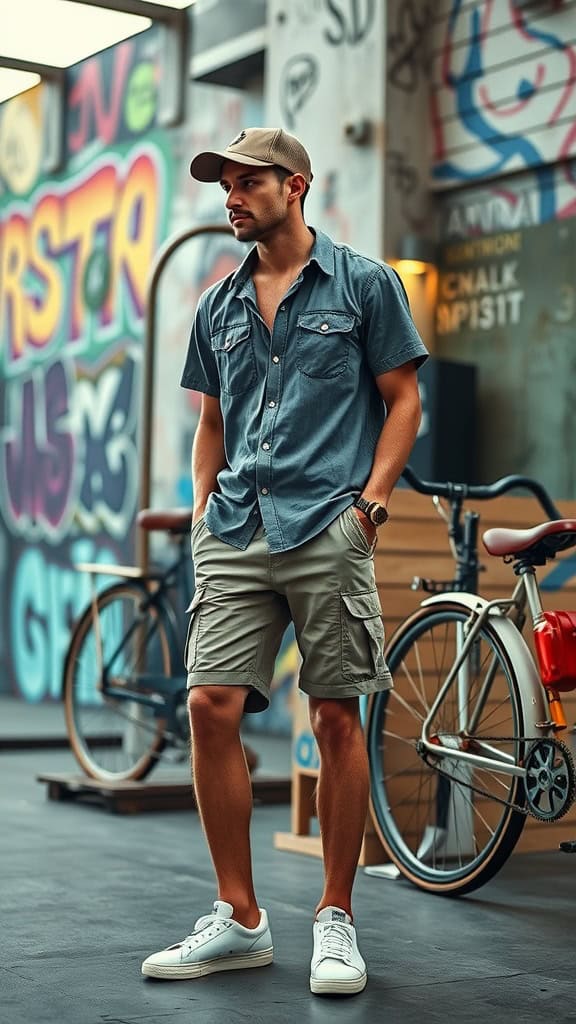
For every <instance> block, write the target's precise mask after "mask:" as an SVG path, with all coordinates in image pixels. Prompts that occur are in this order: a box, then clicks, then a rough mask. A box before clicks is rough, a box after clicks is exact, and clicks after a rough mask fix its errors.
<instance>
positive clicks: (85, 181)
mask: <svg viewBox="0 0 576 1024" xmlns="http://www.w3.org/2000/svg"><path fill="white" fill-rule="evenodd" d="M163 177H164V176H163V172H162V159H161V156H160V154H159V151H158V150H157V149H155V148H153V147H150V146H146V147H139V148H138V149H136V150H133V151H132V152H131V153H130V155H129V157H128V158H127V159H126V160H125V161H124V160H122V159H121V158H119V157H116V156H114V155H112V156H107V158H106V160H105V161H104V162H102V163H101V164H100V166H99V167H97V168H96V169H94V168H91V169H90V170H89V171H88V172H86V173H84V174H83V175H82V176H81V177H80V178H79V179H77V180H72V181H70V180H68V181H66V182H65V183H64V184H63V185H62V186H60V187H55V186H50V187H49V188H45V189H43V190H42V191H40V192H39V193H38V194H37V195H36V196H35V197H34V198H33V199H32V201H31V203H30V204H29V205H27V206H25V205H24V204H17V205H16V204H15V205H13V206H11V207H10V208H9V209H8V212H7V213H6V214H5V216H4V217H3V218H0V335H1V336H2V338H3V339H4V345H3V355H4V366H5V372H6V373H7V374H10V373H14V372H18V373H20V372H22V369H23V365H22V364H23V363H24V364H25V363H26V360H27V359H29V360H33V361H36V359H37V358H38V356H39V355H40V356H42V357H45V356H46V354H48V352H49V354H50V355H52V354H53V352H54V350H55V348H56V349H57V348H59V347H61V346H62V345H65V346H66V347H68V348H70V346H71V345H72V346H73V351H74V352H76V353H79V352H80V351H82V349H83V347H84V348H85V347H86V346H87V345H88V343H89V342H90V341H91V340H92V339H91V338H90V331H92V333H94V335H95V337H94V340H96V341H100V342H102V341H107V340H109V339H110V338H111V337H114V336H116V335H117V333H118V331H119V330H121V329H123V328H125V327H126V328H128V329H130V328H132V329H133V330H134V329H136V328H137V326H138V325H139V324H140V323H141V320H142V316H143V312H144V305H145V298H146V279H147V274H148V271H149V268H150V264H151V262H152V259H153V256H154V253H155V251H156V248H157V245H158V241H159V231H160V224H161V220H162V209H161V202H162V195H163V192H164V189H163ZM95 252H96V253H101V254H102V258H103V260H104V262H105V264H106V266H107V269H108V273H107V280H108V282H109V287H108V289H107V293H106V294H104V292H103V293H102V295H101V308H100V309H99V310H97V311H95V313H94V314H93V315H92V316H91V312H92V311H91V308H90V307H91V305H92V307H94V305H96V304H95V303H94V302H92V303H91V302H90V296H91V294H92V295H93V292H94V288H93V285H92V282H91V279H90V276H89V271H90V268H92V274H93V273H94V270H93V267H94V262H93V257H94V253H95ZM91 285H92V287H91ZM87 298H88V302H87V301H86V300H87Z"/></svg>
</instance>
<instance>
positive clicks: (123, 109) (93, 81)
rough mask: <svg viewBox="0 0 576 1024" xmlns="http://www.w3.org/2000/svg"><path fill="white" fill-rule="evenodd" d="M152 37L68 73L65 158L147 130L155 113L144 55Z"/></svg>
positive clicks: (153, 81) (152, 79) (152, 73)
mask: <svg viewBox="0 0 576 1024" xmlns="http://www.w3.org/2000/svg"><path fill="white" fill-rule="evenodd" d="M156 38H157V37H156V32H155V30H154V29H152V30H151V31H150V32H149V33H146V36H145V37H142V38H140V39H129V40H127V41H126V42H125V43H121V44H120V45H119V46H116V47H114V49H113V50H109V51H107V52H105V53H103V54H100V55H99V56H98V57H96V58H92V59H91V60H86V61H83V62H82V64H80V65H79V66H78V67H77V68H75V69H74V70H73V72H72V82H71V86H70V91H69V94H68V100H67V119H68V125H67V128H68V130H67V146H68V151H69V153H70V154H71V155H74V154H76V153H82V151H83V150H84V149H85V147H86V146H87V144H88V143H89V142H92V141H93V140H97V142H98V144H99V145H101V146H109V145H111V143H113V142H118V140H119V139H121V138H122V137H123V136H125V135H127V134H135V133H137V132H142V131H144V130H146V129H148V128H150V126H151V125H152V123H153V121H154V118H155V114H156V107H157V80H158V74H157V69H156V65H155V63H154V61H152V60H150V58H149V53H150V50H151V49H152V50H154V48H155V46H156Z"/></svg>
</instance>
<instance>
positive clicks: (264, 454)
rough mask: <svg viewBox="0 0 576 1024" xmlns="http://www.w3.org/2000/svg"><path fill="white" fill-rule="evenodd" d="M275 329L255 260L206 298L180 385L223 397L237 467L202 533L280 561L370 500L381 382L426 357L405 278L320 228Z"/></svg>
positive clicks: (230, 469) (223, 481) (229, 455)
mask: <svg viewBox="0 0 576 1024" xmlns="http://www.w3.org/2000/svg"><path fill="white" fill-rule="evenodd" d="M315 235H316V239H315V243H314V245H313V248H312V252H311V254H310V259H309V262H308V264H307V265H306V266H305V267H304V269H303V270H302V272H301V274H300V276H299V277H298V279H297V280H296V281H295V282H294V284H292V286H291V287H290V288H289V290H288V291H287V292H286V295H285V296H284V298H283V300H282V302H281V303H280V306H279V307H278V311H277V313H276V318H275V321H274V326H273V330H272V333H270V331H269V329H268V327H267V326H266V324H265V322H264V320H263V319H262V317H261V315H260V313H259V311H258V305H257V301H256V290H255V288H254V283H253V281H252V277H251V271H252V267H253V264H254V257H255V250H254V249H252V250H251V252H250V253H248V255H247V257H246V259H245V260H244V262H243V263H242V265H241V266H240V267H239V268H238V270H236V271H235V272H234V273H233V274H229V275H228V276H227V277H225V278H223V279H222V280H221V281H218V282H217V283H216V284H215V285H213V286H212V287H211V288H209V289H208V290H207V291H205V292H204V293H203V295H202V296H201V298H200V301H199V304H198V308H197V311H196V316H195V319H194V325H193V328H192V335H191V338H190V344H189V348H188V354H187V358H186V364H185V367H184V372H183V375H182V386H183V387H185V388H191V389H192V390H194V391H201V392H203V393H204V394H206V395H213V396H214V397H215V398H219V399H220V405H221V409H222V415H223V422H224V446H225V452H226V461H227V467H226V468H225V469H223V470H222V471H221V472H220V473H219V474H218V486H219V491H216V492H214V493H212V494H211V495H210V497H209V499H208V504H207V507H206V525H207V527H208V529H209V530H210V532H211V533H212V534H214V535H215V536H216V537H219V538H220V539H221V540H223V541H225V542H226V543H227V544H232V545H233V546H235V547H237V548H241V549H244V548H246V547H247V546H248V544H249V543H250V540H251V539H252V537H253V536H254V533H255V531H256V528H257V527H258V525H259V524H260V522H262V523H263V525H264V529H265V531H266V536H267V541H268V545H269V548H270V551H271V552H280V551H287V550H289V549H290V548H295V547H298V546H299V545H300V544H303V543H304V542H305V541H307V540H310V539H311V538H312V537H314V536H316V534H318V533H320V531H321V530H323V529H324V528H325V527H326V526H328V524H329V523H330V522H332V520H333V519H335V518H336V516H338V515H339V514H340V513H341V512H343V511H344V509H345V508H347V507H348V506H349V505H351V504H352V503H353V502H354V500H355V499H356V497H357V496H358V495H359V494H360V493H361V491H362V489H363V487H364V485H365V483H366V480H367V479H368V476H369V475H370V471H371V468H372V462H373V458H374V451H375V448H376V443H377V441H378V438H379V435H380V432H381V430H382V427H383V425H384V420H385V415H386V412H385V407H384V403H383V401H382V398H381V396H380V393H379V391H378V388H377V385H376V382H375V379H374V378H375V377H376V376H377V375H378V374H381V373H386V372H387V371H388V370H393V369H395V368H396V367H398V366H401V365H402V364H403V363H407V362H409V361H411V360H413V361H415V362H416V364H417V365H420V364H421V363H422V362H424V360H425V359H426V356H427V352H426V349H425V347H424V345H423V344H422V341H421V340H420V337H419V335H418V332H417V331H416V328H415V326H414V323H413V321H412V318H411V316H410V311H409V308H408V300H407V298H406V293H405V291H404V288H403V286H402V283H401V281H400V278H399V277H398V275H397V274H396V272H395V271H394V270H393V269H392V268H391V267H389V266H387V265H386V264H384V263H380V262H378V261H376V260H372V259H368V258H367V257H366V256H361V255H360V254H359V253H356V252H354V251H353V250H352V249H350V248H348V247H347V246H344V245H337V244H335V243H334V242H332V240H331V239H330V238H328V236H327V235H325V234H322V232H320V231H317V232H315Z"/></svg>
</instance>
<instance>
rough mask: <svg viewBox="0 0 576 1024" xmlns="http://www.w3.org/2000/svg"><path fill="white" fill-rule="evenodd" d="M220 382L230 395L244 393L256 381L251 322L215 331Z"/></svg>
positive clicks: (214, 346)
mask: <svg viewBox="0 0 576 1024" xmlns="http://www.w3.org/2000/svg"><path fill="white" fill-rule="evenodd" d="M211 344H212V351H213V352H214V355H215V357H216V363H217V365H218V374H219V376H220V386H221V388H222V391H224V392H225V393H226V394H227V395H241V394H243V393H244V392H245V391H250V390H251V388H253V387H254V385H255V384H256V360H255V358H254V344H253V340H252V330H251V326H250V324H249V323H246V324H235V325H234V326H233V327H227V328H226V329H223V330H221V331H216V333H215V334H213V335H212V338H211Z"/></svg>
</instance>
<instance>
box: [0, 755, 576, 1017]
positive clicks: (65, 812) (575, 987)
mask: <svg viewBox="0 0 576 1024" xmlns="http://www.w3.org/2000/svg"><path fill="white" fill-rule="evenodd" d="M267 742H268V748H267V752H266V756H264V757H263V768H264V770H267V769H271V768H272V769H277V767H278V763H277V762H278V758H279V757H280V758H281V759H285V758H286V755H287V748H286V744H284V745H283V746H280V747H279V748H278V750H279V753H278V751H277V745H276V744H274V741H270V740H269V739H268V741H267ZM259 743H260V738H258V737H257V738H255V740H254V745H255V746H256V747H258V744H259ZM264 746H266V744H264ZM275 750H276V751H277V752H276V753H274V751H275ZM274 757H275V758H276V763H275V764H271V761H272V760H274ZM67 770H70V771H75V770H76V766H75V763H74V761H73V759H72V756H71V755H70V754H69V753H68V752H67V751H61V750H56V751H55V750H36V751H25V752H19V753H18V752H12V751H8V752H3V753H0V830H1V831H0V920H1V924H2V952H3V955H2V963H1V964H0V1021H1V1022H2V1024H8V1022H9V1024H20V1022H22V1024H24V1022H25V1024H44V1022H51V1024H52V1022H53V1024H102V1022H104V1024H120V1022H122V1024H136V1022H141V1024H184V1022H186V1024H223V1022H230V1024H239V1022H246V1024H272V1022H274V1024H284V1022H297V1024H308V1022H310V1024H312V1022H313V1024H324V1022H325V1024H328V1022H330V1024H334V1022H339V1021H342V1022H346V1024H354V1022H360V1021H362V1022H364V1021H366V1022H368V1021H382V1022H386V1024H396V1022H398V1024H412V1022H414V1024H416V1022H418V1024H421V1021H422V1020H424V1021H426V1022H429V1024H435V1022H442V1024H446V1022H460V1021H462V1022H469V1021H470V1022H474V1021H479V1022H480V1021H482V1022H483V1024H485V1022H486V1021H490V1022H491V1024H492V1022H499V1021H506V1022H507V1024H516V1022H526V1024H532V1022H534V1024H536V1022H538V1024H539V1022H541V1021H549V1020H553V1021H555V1022H561V1021H571V1020H574V1021H576V968H575V955H574V934H575V924H576V858H571V857H570V856H567V855H564V854H561V853H558V852H554V851H552V852H550V854H546V855H522V856H517V857H515V858H513V859H512V860H511V861H510V862H509V864H508V865H507V866H506V868H505V869H504V870H503V871H502V872H501V873H500V875H499V876H498V878H497V879H495V880H494V881H493V882H491V883H490V884H488V885H487V886H485V887H484V889H482V890H480V891H479V892H478V893H477V894H476V895H474V896H469V897H464V898H463V899H461V900H447V899H440V898H438V897H433V896H427V895H425V894H422V893H420V892H419V891H418V890H416V889H414V888H412V887H411V886H410V885H409V884H408V883H405V882H402V881H401V882H391V881H383V880H381V879H374V878H369V877H368V876H366V875H365V874H364V873H363V872H360V873H359V875H358V879H357V883H356V890H355V914H356V923H357V926H358V931H359V937H360V943H361V948H362V950H363V953H364V956H365V958H366V960H367V962H368V969H369V982H368V986H367V988H366V990H365V992H364V993H363V994H361V995H358V996H355V997H351V998H347V999H337V998H330V997H329V998H326V997H317V996H312V995H311V994H310V992H309V989H308V968H309V955H310V951H311V913H312V909H313V907H314V903H315V901H316V899H317V897H318V895H319V893H320V889H321V866H320V863H319V862H318V861H317V860H316V859H315V858H309V857H306V856H301V855H296V854H292V853H284V852H280V851H277V850H275V849H274V847H273V835H274V832H275V831H276V830H287V829H288V828H289V808H288V807H286V806H278V807H276V806H272V807H270V806H260V807H256V808H255V811H254V817H253V843H254V861H255V875H256V879H257V883H258V884H257V889H258V894H259V899H260V902H261V904H262V905H264V906H266V907H267V908H268V911H269V914H270V918H271V924H272V930H273V938H274V944H275V963H274V965H272V966H271V967H266V968H262V969H258V970H252V971H246V972H240V971H235V972H232V973H230V974H217V975H213V976H211V977H208V978H202V979H199V980H195V981H182V982H154V981H151V980H144V979H143V978H142V977H141V975H140V963H141V960H142V959H143V958H144V957H145V956H146V955H148V954H149V953H151V952H153V951H155V950H156V949H160V948H163V947H164V946H166V945H168V944H170V943H171V942H174V941H176V940H178V939H181V938H182V937H183V936H184V935H185V934H186V933H187V932H188V931H189V930H190V929H191V927H192V924H193V922H194V920H195V919H196V917H197V916H199V915H200V914H202V913H205V912H207V911H208V910H209V909H210V907H211V904H212V901H213V898H214V885H213V875H212V868H211V864H210V861H209V857H208V854H207V851H206V848H205V845H204V841H203V837H202V833H201V828H200V825H199V821H198V818H197V816H196V815H195V814H194V813H193V812H166V813H157V814H147V815H138V816H132V817H122V816H115V815H111V814H108V813H107V812H105V811H103V810H101V809H100V808H97V807H92V806H86V805H82V804H75V803H55V802H51V801H48V800H47V799H46V793H45V788H44V786H42V785H40V784H39V783H38V782H36V774H37V773H39V772H50V771H54V772H56V771H67ZM542 827H543V828H545V826H542ZM575 837H576V827H575Z"/></svg>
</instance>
